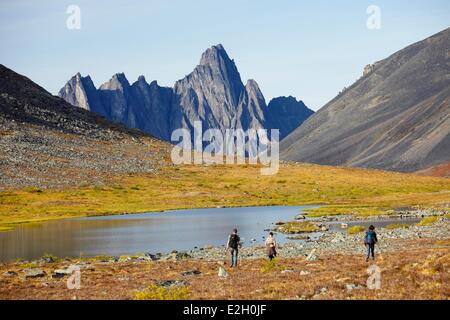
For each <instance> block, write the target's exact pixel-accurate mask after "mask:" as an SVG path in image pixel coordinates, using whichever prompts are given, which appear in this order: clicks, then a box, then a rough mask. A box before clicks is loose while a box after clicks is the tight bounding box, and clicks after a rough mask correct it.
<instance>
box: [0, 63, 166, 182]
mask: <svg viewBox="0 0 450 320" xmlns="http://www.w3.org/2000/svg"><path fill="white" fill-rule="evenodd" d="M90 83H92V82H91V81H90V79H89V78H82V77H81V76H80V75H77V76H75V78H72V79H71V84H72V85H73V86H75V87H77V88H84V89H85V90H84V91H82V90H76V91H74V92H73V93H74V95H73V96H72V97H77V98H76V101H78V103H81V102H83V104H80V105H79V106H80V108H74V107H73V106H72V105H71V104H69V103H67V102H66V101H64V100H63V99H61V98H59V97H55V96H52V95H51V94H50V93H48V92H47V91H46V90H45V89H43V88H42V87H40V86H38V85H37V84H35V83H34V82H33V81H31V80H30V79H28V78H26V77H24V76H22V75H20V74H17V73H15V72H14V71H12V70H10V69H8V68H6V67H5V66H3V65H0V171H1V172H2V174H1V175H0V190H2V189H8V188H17V187H21V186H22V187H23V186H36V187H60V186H67V185H70V186H76V185H84V184H97V185H98V184H102V183H103V182H105V181H106V180H108V179H110V178H111V175H112V174H116V175H120V174H129V173H135V172H144V173H152V172H155V170H157V169H158V168H159V167H160V166H161V165H162V164H164V163H166V162H165V161H166V158H167V157H168V155H169V152H170V145H169V144H167V143H163V142H160V141H158V140H156V139H153V138H151V137H149V136H147V135H146V134H144V133H143V132H140V131H137V130H134V129H130V128H128V127H126V126H124V125H122V124H120V123H116V122H111V121H110V120H107V119H105V118H104V117H102V116H99V115H98V114H96V113H93V112H89V111H88V110H85V109H91V108H94V110H95V108H96V105H95V104H93V103H92V102H93V101H96V100H93V99H92V97H95V95H96V94H97V91H96V90H89V88H91V89H92V86H90ZM80 84H81V85H80ZM91 95H92V96H91ZM82 97H91V98H88V99H84V100H83V99H81V98H82ZM94 99H95V98H94Z"/></svg>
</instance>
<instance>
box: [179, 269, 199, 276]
mask: <svg viewBox="0 0 450 320" xmlns="http://www.w3.org/2000/svg"><path fill="white" fill-rule="evenodd" d="M180 274H181V275H182V276H197V275H199V274H201V272H200V271H199V270H189V271H183V272H181V273H180Z"/></svg>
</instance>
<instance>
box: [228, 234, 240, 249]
mask: <svg viewBox="0 0 450 320" xmlns="http://www.w3.org/2000/svg"><path fill="white" fill-rule="evenodd" d="M239 241H240V239H239V236H238V235H237V234H232V235H230V243H229V246H230V248H233V249H237V247H238V245H239Z"/></svg>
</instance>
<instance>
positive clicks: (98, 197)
mask: <svg viewBox="0 0 450 320" xmlns="http://www.w3.org/2000/svg"><path fill="white" fill-rule="evenodd" d="M280 181H282V183H280ZM449 198H450V180H449V179H446V178H436V177H426V176H418V175H413V174H402V173H393V172H385V171H378V170H367V169H356V168H342V167H329V166H319V165H311V164H282V165H281V166H280V170H279V172H278V174H277V175H275V176H262V175H260V166H258V165H248V164H246V165H233V166H226V165H202V166H195V165H183V166H162V167H161V168H159V169H158V170H157V171H156V173H148V174H143V173H140V174H129V175H114V176H112V177H109V178H108V179H105V182H104V184H103V185H96V186H93V185H86V186H81V187H61V188H47V189H46V188H25V189H7V190H5V191H3V192H1V193H0V228H1V230H8V229H10V228H13V227H14V226H15V225H17V224H19V223H36V222H41V221H45V220H50V219H60V218H69V217H83V216H98V215H110V214H124V213H142V212H151V211H161V210H173V209H188V208H208V207H209V208H211V207H237V206H275V205H307V204H322V205H323V206H322V207H320V208H318V209H311V210H309V211H308V212H307V213H308V214H309V215H310V216H314V217H317V216H323V215H328V216H330V215H355V216H379V215H385V214H391V213H394V210H395V209H397V208H405V207H424V208H437V209H448V208H449Z"/></svg>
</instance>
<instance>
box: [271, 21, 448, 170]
mask: <svg viewBox="0 0 450 320" xmlns="http://www.w3.org/2000/svg"><path fill="white" fill-rule="evenodd" d="M280 150H281V154H280V156H281V158H282V159H284V160H290V161H301V162H312V163H317V164H326V165H341V166H354V167H367V168H378V169H386V170H393V171H405V172H412V171H418V170H422V169H426V168H430V167H433V166H436V165H440V164H445V163H448V162H450V28H448V29H446V30H444V31H442V32H440V33H438V34H436V35H434V36H432V37H429V38H427V39H425V40H423V41H420V42H417V43H415V44H412V45H410V46H408V47H406V48H404V49H403V50H400V51H398V52H396V53H395V54H393V55H391V56H390V57H388V58H387V59H384V60H382V61H379V62H376V63H375V64H373V65H369V66H367V67H366V68H365V70H364V75H363V76H362V77H361V78H360V79H359V80H358V81H356V82H355V83H354V84H353V85H352V86H351V87H349V88H348V89H346V90H344V91H343V92H342V93H340V94H339V95H338V96H337V97H336V98H334V99H333V100H331V101H330V102H329V103H327V104H326V105H325V106H324V107H322V108H321V109H320V110H319V111H318V112H316V113H315V114H314V115H313V116H311V117H310V118H309V119H308V120H307V121H305V122H304V123H303V124H302V125H301V126H300V127H299V128H297V129H296V130H295V131H294V132H292V133H291V134H290V135H289V136H288V137H287V138H286V139H284V140H283V141H282V142H281V145H280ZM445 167H446V168H449V166H444V167H442V166H441V168H445ZM441 170H442V169H441ZM449 174H450V173H449V172H447V173H446V175H449Z"/></svg>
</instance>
